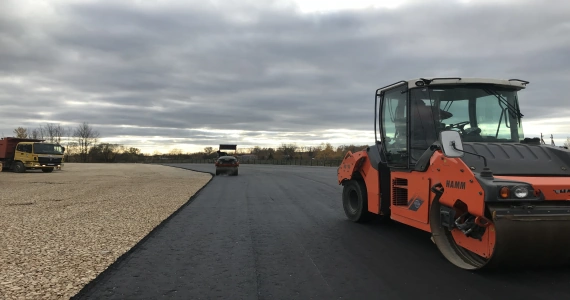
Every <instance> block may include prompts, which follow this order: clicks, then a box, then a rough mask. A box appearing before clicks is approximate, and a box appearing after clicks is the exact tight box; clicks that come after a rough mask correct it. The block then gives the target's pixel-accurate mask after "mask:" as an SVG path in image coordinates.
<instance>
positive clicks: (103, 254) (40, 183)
mask: <svg viewBox="0 0 570 300" xmlns="http://www.w3.org/2000/svg"><path fill="white" fill-rule="evenodd" d="M210 178H211V175H210V174H205V173H198V172H193V171H189V170H183V169H178V168H173V167H167V166H160V165H147V164H73V163H66V164H65V166H64V168H63V170H61V171H54V172H53V173H43V172H42V171H40V170H37V171H36V170H34V171H28V172H26V173H22V174H19V173H12V172H0V266H2V268H1V269H0V299H69V297H71V296H73V295H75V294H76V293H77V292H79V290H81V288H83V286H84V285H85V284H87V283H88V282H89V281H91V280H93V279H94V278H95V277H96V276H97V275H98V274H99V273H101V272H102V271H104V270H105V269H106V268H107V267H108V266H109V265H110V264H112V263H113V262H114V261H115V260H116V259H117V258H118V257H119V256H121V255H122V254H123V253H125V252H127V251H128V250H129V249H131V248H132V247H133V246H134V245H135V244H136V243H137V242H139V241H140V240H141V239H142V238H144V237H145V236H146V235H147V234H148V233H149V232H150V231H151V230H152V229H153V228H155V227H156V226H157V225H158V224H160V223H161V222H162V221H163V220H165V219H166V218H168V216H170V215H171V214H172V213H173V212H175V211H176V210H177V209H178V208H179V207H180V206H182V205H183V204H184V203H186V202H187V201H188V200H189V198H190V197H191V196H192V195H194V194H195V193H196V191H198V190H199V189H200V188H202V187H203V186H204V185H205V184H206V183H207V182H208V181H209V180H210Z"/></svg>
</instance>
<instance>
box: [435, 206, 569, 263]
mask: <svg viewBox="0 0 570 300" xmlns="http://www.w3.org/2000/svg"><path fill="white" fill-rule="evenodd" d="M434 204H435V205H434V207H433V210H432V211H431V212H430V223H431V227H432V234H433V239H434V243H435V244H436V245H437V247H438V248H439V250H440V251H441V253H442V254H443V255H444V256H445V257H446V258H447V259H448V260H449V261H450V262H452V263H453V264H455V265H456V266H458V267H460V268H463V269H466V270H477V269H483V268H485V269H488V268H498V267H536V266H563V265H570V203H569V204H565V205H548V206H547V205H539V206H538V205H533V206H526V207H522V206H519V207H513V206H498V205H488V208H489V212H490V214H491V221H492V223H488V224H481V225H483V226H479V225H478V226H477V227H478V228H477V229H478V230H481V231H480V232H483V230H484V233H482V234H479V235H478V236H477V238H478V239H477V238H473V237H467V236H466V235H465V233H464V232H463V231H462V230H460V229H459V228H453V229H451V230H450V229H449V228H448V227H447V226H443V225H442V222H441V221H442V217H441V215H442V214H441V213H440V211H441V207H440V205H439V202H438V203H434ZM443 221H444V224H445V220H443ZM463 229H464V230H465V228H463ZM461 245H464V246H465V247H463V246H461ZM466 248H470V249H472V250H473V251H470V250H467V249H466Z"/></svg>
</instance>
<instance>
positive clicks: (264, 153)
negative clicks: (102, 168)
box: [14, 122, 367, 163]
mask: <svg viewBox="0 0 570 300" xmlns="http://www.w3.org/2000/svg"><path fill="white" fill-rule="evenodd" d="M100 136H101V135H100V133H99V132H98V131H97V130H95V129H94V128H93V127H92V126H90V125H89V124H88V123H86V122H83V123H82V124H79V125H77V126H76V127H68V128H65V127H63V126H61V125H60V124H54V123H47V124H45V125H40V126H39V127H38V128H23V127H18V128H16V129H14V137H16V138H28V139H38V140H45V141H46V142H48V143H56V144H59V145H62V146H64V147H65V153H64V155H65V157H64V160H65V161H66V162H93V163H111V162H147V161H154V160H156V159H176V160H184V159H213V158H215V157H217V156H218V153H217V150H216V149H215V148H214V147H205V148H204V149H203V151H199V152H186V153H184V152H183V151H182V150H181V149H179V148H174V149H172V150H170V151H169V152H168V153H161V152H159V151H154V153H152V154H145V153H141V150H140V149H139V148H135V147H130V146H125V145H122V144H113V143H103V142H99V139H100ZM365 147H367V145H341V146H338V147H333V146H332V145H331V144H330V143H321V144H320V145H317V146H304V145H301V146H299V145H297V144H295V143H289V144H287V143H282V144H281V145H280V146H278V147H259V146H254V147H250V148H239V147H238V150H237V151H236V153H235V154H236V156H244V155H245V156H252V159H255V160H303V159H317V160H340V159H342V158H343V157H344V155H345V154H346V152H347V151H349V150H350V151H352V152H355V151H358V150H361V149H363V148H365ZM232 154H233V152H232Z"/></svg>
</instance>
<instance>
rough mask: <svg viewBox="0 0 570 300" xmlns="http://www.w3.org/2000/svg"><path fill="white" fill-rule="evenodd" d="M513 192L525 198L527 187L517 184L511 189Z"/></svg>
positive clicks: (516, 195) (518, 196)
mask: <svg viewBox="0 0 570 300" xmlns="http://www.w3.org/2000/svg"><path fill="white" fill-rule="evenodd" d="M513 194H514V195H515V197H517V198H526V196H528V189H527V188H526V187H524V186H517V187H515V188H514V189H513Z"/></svg>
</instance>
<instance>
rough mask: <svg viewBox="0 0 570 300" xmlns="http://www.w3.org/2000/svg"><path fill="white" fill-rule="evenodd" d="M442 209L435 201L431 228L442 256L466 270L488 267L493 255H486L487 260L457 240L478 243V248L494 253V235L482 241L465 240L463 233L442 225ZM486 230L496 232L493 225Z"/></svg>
mask: <svg viewBox="0 0 570 300" xmlns="http://www.w3.org/2000/svg"><path fill="white" fill-rule="evenodd" d="M440 208H441V205H440V203H439V201H435V202H434V203H433V205H432V207H431V210H430V226H431V232H432V239H433V242H434V243H435V245H436V246H437V248H438V249H439V251H440V252H441V254H442V255H443V256H444V257H445V258H446V259H447V260H449V261H450V262H451V263H452V264H454V265H455V266H457V267H459V268H461V269H465V270H477V269H481V268H483V267H484V266H485V265H487V263H488V262H489V260H490V259H491V258H492V256H491V254H492V253H486V256H487V257H488V258H485V257H484V256H481V255H479V254H477V253H474V252H472V251H469V250H467V249H465V248H464V247H462V246H461V245H460V242H458V240H457V238H462V239H463V240H464V241H465V240H467V241H468V242H470V243H478V248H481V249H490V251H488V252H492V251H493V248H494V243H495V240H494V235H493V236H492V237H489V235H485V236H483V238H482V239H481V241H479V240H476V239H472V238H464V237H463V235H464V234H463V232H461V231H459V229H457V228H454V229H453V230H454V231H455V232H454V233H452V231H450V230H449V229H448V228H446V227H443V226H442V225H441V214H440ZM486 230H487V231H489V230H493V231H494V227H493V225H492V224H491V225H490V226H489V227H487V228H486Z"/></svg>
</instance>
